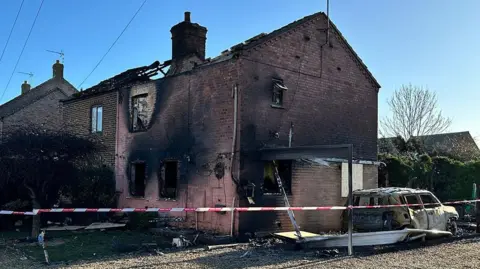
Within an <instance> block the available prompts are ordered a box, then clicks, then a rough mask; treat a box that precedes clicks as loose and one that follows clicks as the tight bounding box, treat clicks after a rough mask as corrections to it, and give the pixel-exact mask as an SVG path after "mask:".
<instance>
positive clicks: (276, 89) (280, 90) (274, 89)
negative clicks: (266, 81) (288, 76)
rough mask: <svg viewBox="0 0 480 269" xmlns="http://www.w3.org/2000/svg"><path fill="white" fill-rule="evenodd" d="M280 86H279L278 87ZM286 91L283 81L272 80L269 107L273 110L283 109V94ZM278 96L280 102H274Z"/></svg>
mask: <svg viewBox="0 0 480 269" xmlns="http://www.w3.org/2000/svg"><path fill="white" fill-rule="evenodd" d="M278 85H281V86H278ZM286 90H287V87H286V86H285V84H284V83H283V79H280V78H273V79H272V100H271V102H272V103H271V107H273V108H284V107H283V105H284V101H285V98H284V97H285V94H284V92H285V91H286ZM277 96H280V98H279V99H280V102H279V103H277V102H276V97H277Z"/></svg>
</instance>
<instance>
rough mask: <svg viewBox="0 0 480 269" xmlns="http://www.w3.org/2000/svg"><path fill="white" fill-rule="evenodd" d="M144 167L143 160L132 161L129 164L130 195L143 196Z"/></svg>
mask: <svg viewBox="0 0 480 269" xmlns="http://www.w3.org/2000/svg"><path fill="white" fill-rule="evenodd" d="M146 167H147V166H146V164H145V162H134V163H132V164H131V165H130V194H131V195H132V196H135V197H144V196H145V180H146Z"/></svg>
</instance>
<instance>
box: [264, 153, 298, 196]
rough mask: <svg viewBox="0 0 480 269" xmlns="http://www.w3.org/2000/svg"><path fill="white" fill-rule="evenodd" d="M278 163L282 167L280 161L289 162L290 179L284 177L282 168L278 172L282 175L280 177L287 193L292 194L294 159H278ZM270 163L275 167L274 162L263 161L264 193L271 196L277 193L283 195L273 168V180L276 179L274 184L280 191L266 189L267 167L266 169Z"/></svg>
mask: <svg viewBox="0 0 480 269" xmlns="http://www.w3.org/2000/svg"><path fill="white" fill-rule="evenodd" d="M276 162H277V163H278V167H280V163H287V164H288V169H289V171H288V172H289V173H288V177H289V180H288V181H286V180H285V179H284V177H282V171H280V169H279V170H278V173H279V176H280V179H281V180H282V185H283V189H284V190H285V193H286V194H287V195H292V180H293V178H292V177H293V160H277V161H276ZM267 165H269V166H272V169H273V163H272V162H264V163H263V180H262V185H261V188H262V191H263V194H264V195H270V196H272V195H273V196H275V195H282V192H281V191H280V186H278V183H277V180H276V178H275V173H274V172H273V170H272V175H273V177H274V178H273V180H274V185H275V186H276V187H277V189H278V191H276V192H272V191H271V190H267V189H265V187H264V186H265V178H266V174H265V169H266V166H267Z"/></svg>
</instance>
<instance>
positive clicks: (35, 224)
mask: <svg viewBox="0 0 480 269" xmlns="http://www.w3.org/2000/svg"><path fill="white" fill-rule="evenodd" d="M32 205H33V209H40V203H39V202H38V201H37V199H32ZM39 234H40V214H37V215H34V216H33V219H32V238H37V237H38V235H39Z"/></svg>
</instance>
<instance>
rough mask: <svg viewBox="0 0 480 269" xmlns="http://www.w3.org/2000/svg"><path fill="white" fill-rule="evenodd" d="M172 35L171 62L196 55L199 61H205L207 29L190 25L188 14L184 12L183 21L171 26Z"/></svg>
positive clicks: (193, 24) (197, 25)
mask: <svg viewBox="0 0 480 269" xmlns="http://www.w3.org/2000/svg"><path fill="white" fill-rule="evenodd" d="M170 32H171V33H172V60H176V59H181V58H183V57H185V56H189V55H192V54H196V55H197V56H198V57H199V58H200V59H201V60H204V59H205V47H206V41H207V28H205V27H203V26H201V25H199V24H197V23H192V22H191V20H190V12H188V11H187V12H185V18H184V21H182V22H180V23H178V24H177V25H175V26H173V27H172V29H171V30H170Z"/></svg>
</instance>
